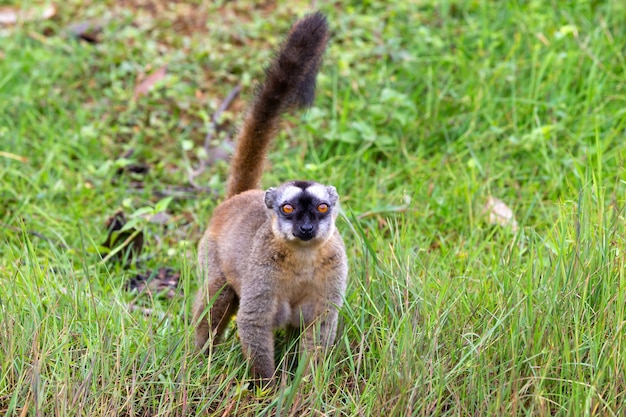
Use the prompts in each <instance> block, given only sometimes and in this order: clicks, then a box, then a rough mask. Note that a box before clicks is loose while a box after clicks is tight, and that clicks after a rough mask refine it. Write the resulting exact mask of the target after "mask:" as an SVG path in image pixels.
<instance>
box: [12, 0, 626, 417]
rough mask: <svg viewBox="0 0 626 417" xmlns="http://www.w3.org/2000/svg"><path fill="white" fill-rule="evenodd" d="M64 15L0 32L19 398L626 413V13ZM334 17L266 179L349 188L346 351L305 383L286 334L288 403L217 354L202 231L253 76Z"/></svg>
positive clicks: (278, 4) (537, 3)
mask: <svg viewBox="0 0 626 417" xmlns="http://www.w3.org/2000/svg"><path fill="white" fill-rule="evenodd" d="M18 3H19V4H20V5H21V7H22V8H23V9H24V10H27V9H29V10H30V9H32V8H36V7H37V6H38V5H41V3H37V2H34V1H25V2H15V1H10V0H9V1H6V0H5V1H2V2H0V6H2V7H5V8H6V7H8V8H12V9H16V5H17V4H18ZM46 4H48V3H46ZM55 6H56V9H55V13H54V15H53V16H51V17H49V18H46V19H36V18H33V15H31V16H29V18H28V19H24V20H21V21H19V22H17V23H15V24H0V414H2V415H5V416H26V415H31V416H65V415H68V416H70V415H71V416H74V415H79V416H96V415H101V416H170V415H171V416H185V415H216V416H229V415H232V416H243V415H249V416H263V415H272V416H288V415H293V416H305V415H306V416H308V415H311V416H318V415H319V416H362V415H369V416H381V415H385V416H405V415H406V416H408V415H411V416H421V415H429V416H495V415H507V416H509V415H510V416H518V415H524V416H528V415H531V416H557V415H558V416H565V415H567V416H576V415H581V416H590V415H609V416H610V415H615V416H620V415H625V414H626V394H625V393H626V337H625V335H624V325H625V324H626V319H625V297H626V266H625V262H626V253H625V251H626V227H625V223H624V214H625V213H624V207H625V204H626V194H625V191H626V183H625V181H626V172H625V170H624V161H625V159H626V145H625V143H626V142H625V141H624V136H625V133H626V59H625V54H626V47H625V45H626V43H625V39H626V2H623V1H621V0H605V1H602V0H588V1H556V0H555V1H548V0H528V1H513V0H505V1H489V0H468V1H462V0H456V1H454V0H444V1H434V0H415V1H400V0H397V1H395V0H394V1H386V2H383V1H373V0H372V1H352V0H350V1H343V2H338V1H337V2H332V1H316V2H304V1H291V2H287V1H278V0H276V1H274V0H268V1H264V2H254V1H249V0H246V1H236V2H235V1H233V2H227V1H209V0H190V1H188V2H168V1H165V0H121V1H114V0H85V1H82V0H69V1H67V2H56V3H55ZM314 8H316V9H319V10H322V11H323V12H324V13H326V14H327V16H328V20H329V23H330V27H331V30H332V39H331V44H330V47H329V50H328V51H327V54H326V57H325V61H324V64H323V66H322V69H321V74H320V76H319V77H318V92H317V98H316V101H315V104H314V105H313V107H312V108H311V109H309V110H308V111H307V112H305V113H302V114H296V115H293V116H289V117H287V118H286V120H285V122H284V123H283V129H282V131H281V133H280V135H279V137H278V138H277V140H276V141H275V143H274V145H273V147H272V151H271V153H270V155H269V158H268V164H267V167H268V168H267V171H266V174H265V176H264V180H263V186H264V187H270V186H272V185H276V184H278V183H281V182H283V181H286V180H289V179H296V178H298V179H314V180H316V181H319V182H323V183H329V184H333V185H335V187H336V188H337V190H338V192H339V194H340V196H341V202H342V207H343V215H342V216H341V217H340V219H339V220H338V228H339V229H340V231H341V233H342V235H343V237H344V240H345V242H346V246H347V250H348V257H349V265H350V281H349V285H348V291H347V294H346V300H345V306H344V308H343V309H342V310H341V313H340V317H341V319H340V330H339V335H338V338H337V342H336V345H335V347H334V348H333V349H332V350H331V351H330V352H328V354H327V355H326V356H325V358H324V360H323V361H322V362H321V363H318V364H315V365H314V366H312V368H311V369H310V372H304V371H305V361H302V360H300V361H298V360H297V355H296V354H295V351H296V347H295V344H294V341H293V339H290V338H288V337H286V336H287V335H284V334H282V333H279V334H278V335H277V339H278V341H277V343H278V345H279V349H278V353H279V355H278V357H277V363H278V373H279V375H280V381H281V382H280V384H279V387H278V389H277V391H276V392H268V391H261V390H257V389H253V387H252V386H251V385H250V384H249V383H248V377H249V373H248V369H247V363H246V361H245V360H244V359H243V355H242V354H241V351H240V347H239V343H238V340H237V333H236V328H235V327H234V326H233V327H232V329H231V331H230V332H229V334H228V336H227V338H226V340H225V341H224V343H223V344H222V345H220V346H219V347H218V348H216V349H215V350H214V351H212V352H211V355H210V356H211V357H210V358H207V357H205V356H203V355H199V354H198V353H197V352H196V350H195V348H194V346H193V324H192V323H191V321H190V305H191V302H192V299H193V293H194V291H195V289H196V288H197V286H198V278H197V276H196V270H195V256H196V245H197V242H198V240H199V238H200V236H201V233H202V231H203V230H204V227H205V226H206V224H207V222H208V219H209V218H210V215H211V211H212V209H213V207H215V206H216V204H218V203H219V202H220V201H221V198H222V196H223V193H224V180H225V178H226V174H227V170H228V155H229V152H230V151H231V150H232V137H233V134H234V132H236V128H237V126H238V124H239V123H240V122H241V119H242V117H243V115H244V114H245V108H246V103H247V102H248V101H249V100H250V99H251V97H253V94H254V85H255V83H256V82H258V81H259V80H260V79H261V77H262V76H263V67H264V65H265V64H266V63H267V62H268V60H269V59H270V57H271V56H272V53H273V50H274V48H276V46H277V45H278V44H279V42H280V40H281V39H282V37H283V36H284V34H285V33H286V31H287V30H288V28H289V26H290V24H291V22H293V21H294V19H296V18H297V17H299V16H301V15H303V14H305V13H306V12H307V11H310V10H313V9H314ZM493 199H497V200H499V201H501V202H502V203H503V204H504V205H506V207H508V208H509V209H510V210H511V213H512V214H513V216H514V219H515V223H513V219H508V220H506V219H504V220H503V219H500V221H494V219H493V218H492V216H490V214H492V213H491V208H490V206H489V204H488V202H489V201H494V200H493ZM116 212H123V213H124V215H125V216H126V219H127V221H128V223H127V226H126V227H127V228H128V230H127V233H126V234H125V235H122V234H115V235H114V236H122V237H123V238H120V239H117V240H116V241H115V242H114V244H112V245H108V246H111V247H109V248H107V247H105V246H107V245H105V244H104V243H105V242H106V241H107V234H108V230H107V220H108V219H110V218H111V216H113V215H114V214H115V213H116ZM138 236H141V237H142V240H143V245H142V250H141V253H139V254H137V255H138V256H137V259H135V261H137V262H132V263H130V265H129V264H128V262H127V263H126V264H125V262H124V260H123V259H122V261H121V262H115V259H117V258H118V257H117V256H116V255H117V254H119V255H122V254H124V253H126V259H128V257H129V256H131V255H132V253H129V252H125V250H124V249H125V245H128V244H131V243H133V242H135V243H136V242H137V241H136V240H135V239H136V238H137V237H138ZM120 258H121V257H120ZM163 268H167V269H163ZM160 269H161V270H162V271H166V272H164V273H163V274H165V275H167V277H169V278H172V279H171V280H170V281H171V282H170V284H171V285H168V283H167V282H166V283H165V284H164V286H161V287H159V288H156V287H154V286H152V287H149V288H148V289H145V290H143V291H138V290H137V285H136V284H137V283H138V282H139V283H145V281H146V279H147V280H149V279H150V276H151V275H150V271H152V274H153V275H154V273H155V271H158V270H160ZM178 274H179V279H178ZM155 282H156V281H155Z"/></svg>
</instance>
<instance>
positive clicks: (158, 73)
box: [134, 65, 167, 100]
mask: <svg viewBox="0 0 626 417" xmlns="http://www.w3.org/2000/svg"><path fill="white" fill-rule="evenodd" d="M166 74H167V65H163V66H162V67H161V68H159V69H157V70H155V71H153V72H152V73H150V75H148V76H147V77H145V78H143V79H142V80H141V81H139V84H137V86H136V87H135V96H134V98H135V100H137V99H138V98H139V97H141V96H144V95H146V94H148V92H149V91H150V90H152V87H154V85H155V84H156V83H158V82H159V81H161V80H162V79H164V78H165V75H166Z"/></svg>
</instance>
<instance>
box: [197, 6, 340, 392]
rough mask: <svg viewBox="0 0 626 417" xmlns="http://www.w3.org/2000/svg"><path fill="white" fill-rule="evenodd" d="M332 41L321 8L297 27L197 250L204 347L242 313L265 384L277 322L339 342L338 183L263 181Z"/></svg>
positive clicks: (250, 354) (245, 338) (308, 339)
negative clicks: (274, 146) (286, 119)
mask: <svg viewBox="0 0 626 417" xmlns="http://www.w3.org/2000/svg"><path fill="white" fill-rule="evenodd" d="M327 42H328V24H327V22H326V18H325V16H324V15H323V14H321V13H319V12H317V13H313V14H310V15H307V16H305V17H304V18H302V19H301V20H299V21H297V22H296V23H295V24H294V25H293V26H292V28H291V30H290V32H289V34H288V36H287V39H286V40H285V42H284V43H283V45H282V47H281V48H280V50H279V51H278V53H277V54H276V56H275V58H274V59H273V61H272V62H271V63H270V65H269V67H268V68H267V69H266V72H265V81H264V82H263V84H262V85H260V86H259V88H258V91H257V94H256V97H255V99H254V101H253V103H252V105H251V108H250V109H249V111H248V113H247V115H246V117H245V120H244V122H243V126H242V127H241V129H240V131H239V133H238V138H237V145H236V150H235V153H234V156H233V158H232V162H231V164H230V172H229V177H228V184H227V196H226V200H225V201H224V202H223V203H221V204H220V205H219V206H218V207H217V208H216V209H215V211H214V212H213V217H212V218H211V221H210V223H209V226H208V228H207V230H206V232H205V233H204V236H203V237H202V239H201V241H200V244H199V249H198V262H199V270H200V273H201V276H202V284H201V287H200V289H199V290H198V293H197V295H196V298H195V302H194V306H193V316H194V323H196V329H195V343H196V346H197V347H198V348H199V349H207V345H208V344H207V341H209V340H210V343H213V344H215V343H216V341H217V340H219V337H220V335H221V334H222V333H223V331H224V329H225V328H226V326H227V325H228V323H229V322H230V319H231V318H232V316H233V315H235V314H236V315H237V319H236V321H237V326H238V330H239V337H240V340H241V346H242V348H243V352H244V355H245V356H246V357H247V358H248V360H249V361H250V369H251V372H252V374H253V377H254V378H255V379H256V380H257V381H262V382H263V383H264V384H265V383H269V384H271V383H272V381H273V376H274V372H275V365H274V338H273V330H274V329H277V328H281V327H285V326H293V327H295V328H298V329H301V330H302V331H303V336H302V340H303V341H304V346H305V348H306V349H307V350H311V349H315V348H316V347H318V346H322V347H328V346H330V345H332V343H333V342H334V339H335V334H336V331H337V317H338V310H339V309H340V308H341V306H342V304H343V298H344V293H345V290H346V282H347V274H348V265H347V257H346V251H345V246H344V243H343V240H342V238H341V236H340V235H339V233H338V231H337V229H336V228H335V219H336V218H337V214H338V212H339V196H338V194H337V190H336V189H335V187H333V186H330V185H322V184H319V183H317V182H313V181H290V182H287V183H284V184H282V185H280V186H278V187H276V188H269V189H268V190H267V191H262V190H259V189H258V188H259V184H260V180H261V175H262V172H263V163H264V159H265V155H266V153H267V148H268V145H269V144H270V142H271V141H272V139H273V137H274V136H275V135H276V132H277V130H278V127H279V122H280V119H281V115H282V114H283V113H285V112H288V111H290V110H293V109H301V108H305V107H307V106H310V105H311V103H312V102H313V99H314V97H315V79H316V76H317V73H318V71H319V67H320V64H321V61H322V55H323V54H324V50H325V49H326V45H327Z"/></svg>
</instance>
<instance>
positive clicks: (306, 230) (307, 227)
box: [300, 223, 313, 233]
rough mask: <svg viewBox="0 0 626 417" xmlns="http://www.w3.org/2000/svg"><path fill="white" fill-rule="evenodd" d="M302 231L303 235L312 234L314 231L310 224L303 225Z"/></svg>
mask: <svg viewBox="0 0 626 417" xmlns="http://www.w3.org/2000/svg"><path fill="white" fill-rule="evenodd" d="M300 231H301V232H302V233H311V232H312V231H313V225H312V224H309V223H305V224H301V225H300Z"/></svg>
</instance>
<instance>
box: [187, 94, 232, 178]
mask: <svg viewBox="0 0 626 417" xmlns="http://www.w3.org/2000/svg"><path fill="white" fill-rule="evenodd" d="M240 92H241V84H238V85H236V86H235V88H233V89H232V90H231V91H230V93H228V95H227V96H226V98H224V100H223V101H222V103H221V104H220V106H219V107H218V108H217V110H216V111H215V113H213V115H212V116H211V125H210V126H209V131H208V132H207V134H206V136H205V137H204V150H205V151H206V153H207V155H208V154H209V150H210V147H211V141H212V140H213V136H214V135H215V132H217V127H218V122H217V120H218V119H219V117H220V116H221V115H222V113H224V112H225V111H226V110H227V109H228V108H229V107H230V105H231V104H232V102H233V100H235V98H237V96H238V95H239V93H240ZM206 167H207V160H205V159H201V160H200V164H199V165H198V168H197V169H195V170H190V171H189V174H188V178H189V183H190V184H191V185H192V186H193V187H194V188H201V187H200V186H199V185H198V184H196V182H195V178H196V177H197V176H198V175H200V174H202V173H203V172H204V170H205V169H206Z"/></svg>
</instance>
